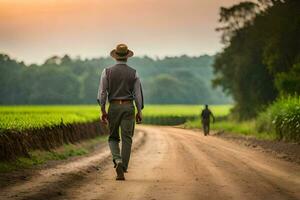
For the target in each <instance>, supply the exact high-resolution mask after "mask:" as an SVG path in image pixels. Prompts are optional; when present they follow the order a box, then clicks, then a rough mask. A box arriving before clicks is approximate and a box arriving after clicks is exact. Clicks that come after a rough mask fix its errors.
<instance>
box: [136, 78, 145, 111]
mask: <svg viewBox="0 0 300 200" xmlns="http://www.w3.org/2000/svg"><path fill="white" fill-rule="evenodd" d="M135 77H136V79H135V83H134V98H135V106H136V108H137V110H138V112H141V111H142V109H143V108H144V96H143V89H142V84H141V80H140V77H139V75H138V73H136V74H135Z"/></svg>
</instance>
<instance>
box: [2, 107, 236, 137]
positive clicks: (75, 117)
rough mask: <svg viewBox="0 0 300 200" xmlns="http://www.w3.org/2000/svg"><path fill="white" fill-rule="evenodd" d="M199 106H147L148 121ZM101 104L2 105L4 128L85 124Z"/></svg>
mask: <svg viewBox="0 0 300 200" xmlns="http://www.w3.org/2000/svg"><path fill="white" fill-rule="evenodd" d="M230 108H231V106H229V105H217V106H211V110H212V111H213V113H214V114H215V116H219V117H222V116H225V115H227V114H228V113H229V110H230ZM201 109H202V107H201V106H196V105H146V106H145V109H144V111H143V117H144V123H146V124H161V125H174V124H181V123H184V122H185V121H186V120H187V119H191V118H196V117H198V116H199V115H200V111H201ZM99 111H100V109H99V107H98V106H90V105H72V106H69V105H67V106H0V130H19V131H22V130H26V129H36V128H44V127H52V126H57V125H60V124H72V123H85V122H92V121H96V120H97V119H98V118H99Z"/></svg>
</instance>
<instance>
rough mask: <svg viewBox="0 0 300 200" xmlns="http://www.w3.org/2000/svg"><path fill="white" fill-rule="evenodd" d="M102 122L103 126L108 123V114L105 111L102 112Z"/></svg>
mask: <svg viewBox="0 0 300 200" xmlns="http://www.w3.org/2000/svg"><path fill="white" fill-rule="evenodd" d="M101 121H102V123H103V124H107V123H108V114H107V113H106V112H105V111H104V112H103V111H102V115H101Z"/></svg>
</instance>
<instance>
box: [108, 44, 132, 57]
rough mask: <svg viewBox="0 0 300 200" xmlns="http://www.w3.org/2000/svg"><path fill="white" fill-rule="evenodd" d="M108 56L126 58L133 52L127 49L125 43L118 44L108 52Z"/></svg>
mask: <svg viewBox="0 0 300 200" xmlns="http://www.w3.org/2000/svg"><path fill="white" fill-rule="evenodd" d="M110 56H111V57H113V58H115V59H126V58H129V57H132V56H133V52H132V51H131V50H129V49H128V47H127V45H126V44H118V45H117V47H116V49H114V50H112V51H111V52H110Z"/></svg>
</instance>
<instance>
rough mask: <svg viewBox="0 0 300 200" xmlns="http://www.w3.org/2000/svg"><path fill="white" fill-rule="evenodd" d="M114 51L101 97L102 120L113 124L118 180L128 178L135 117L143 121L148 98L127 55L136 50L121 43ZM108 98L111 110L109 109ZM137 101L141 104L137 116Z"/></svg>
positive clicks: (111, 137) (112, 147)
mask: <svg viewBox="0 0 300 200" xmlns="http://www.w3.org/2000/svg"><path fill="white" fill-rule="evenodd" d="M110 55H111V56H112V57H113V58H114V59H115V60H116V64H115V65H113V66H111V67H108V68H105V69H104V70H103V72H102V75H101V79H100V84H99V90H98V98H97V100H98V103H99V105H100V106H101V112H102V116H101V120H102V121H103V122H104V123H105V124H107V122H108V125H109V132H110V135H109V139H108V143H109V147H110V151H111V154H112V157H113V162H114V164H115V168H116V173H117V177H116V180H125V176H124V172H127V168H128V163H129V159H130V153H131V144H132V137H133V132H134V125H135V120H136V122H137V123H141V121H142V109H143V107H144V100H143V92H142V87H141V82H140V79H139V76H138V74H137V72H136V70H135V69H133V68H131V67H129V66H128V65H127V59H128V58H129V57H132V56H133V52H132V51H131V50H129V49H128V47H127V46H126V45H125V44H119V45H117V47H116V49H114V50H112V51H111V53H110ZM107 98H108V101H109V108H108V113H107V112H106V109H105V105H106V100H107ZM133 101H135V106H136V108H137V114H136V116H135V115H134V113H135V108H134V105H133ZM119 128H121V140H122V149H121V151H120V147H119V142H120V134H119Z"/></svg>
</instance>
